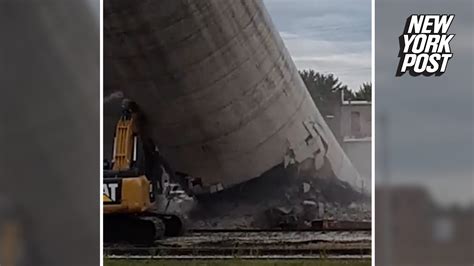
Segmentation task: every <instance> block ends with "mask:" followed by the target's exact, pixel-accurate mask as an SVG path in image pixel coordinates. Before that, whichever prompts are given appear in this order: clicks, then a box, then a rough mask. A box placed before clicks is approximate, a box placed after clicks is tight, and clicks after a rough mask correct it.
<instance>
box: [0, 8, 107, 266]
mask: <svg viewBox="0 0 474 266" xmlns="http://www.w3.org/2000/svg"><path fill="white" fill-rule="evenodd" d="M0 32H1V33H2V34H1V37H0V38H1V42H0V88H1V92H2V94H1V99H2V104H1V105H0V106H1V107H0V117H1V120H0V121H1V124H0V149H1V150H2V153H1V159H0V264H1V265H81V266H82V265H98V264H99V262H100V260H99V254H100V249H99V246H100V245H99V240H100V237H99V232H100V230H99V217H100V210H99V203H100V201H99V200H100V198H99V195H100V186H99V184H100V180H99V177H100V157H99V152H100V148H99V147H100V139H99V137H100V127H99V126H100V125H99V121H100V119H99V113H100V112H99V110H100V109H99V99H100V98H99V77H100V76H99V62H100V61H99V55H100V53H99V48H100V45H99V40H100V39H99V1H98V0H90V1H89V0H88V1H63V0H44V1H36V0H2V1H0Z"/></svg>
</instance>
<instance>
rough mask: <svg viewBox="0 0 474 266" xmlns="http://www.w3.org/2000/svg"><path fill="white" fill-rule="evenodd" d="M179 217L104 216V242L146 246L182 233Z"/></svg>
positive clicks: (151, 214) (142, 215) (148, 215)
mask: <svg viewBox="0 0 474 266" xmlns="http://www.w3.org/2000/svg"><path fill="white" fill-rule="evenodd" d="M184 229H185V227H184V223H183V220H182V219H181V217H179V216H178V215H173V214H162V213H143V214H139V215H122V214H117V215H105V216H104V242H106V243H130V244H143V245H147V244H150V243H153V242H154V241H155V240H158V239H162V238H164V237H172V236H179V235H181V234H183V233H184Z"/></svg>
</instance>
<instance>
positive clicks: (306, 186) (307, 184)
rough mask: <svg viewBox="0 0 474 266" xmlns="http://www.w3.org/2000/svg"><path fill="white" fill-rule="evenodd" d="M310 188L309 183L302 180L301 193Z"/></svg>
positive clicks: (306, 191)
mask: <svg viewBox="0 0 474 266" xmlns="http://www.w3.org/2000/svg"><path fill="white" fill-rule="evenodd" d="M310 189H311V185H310V184H309V183H306V182H303V193H308V191H309V190H310Z"/></svg>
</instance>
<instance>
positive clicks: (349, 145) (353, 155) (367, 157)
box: [325, 92, 372, 191]
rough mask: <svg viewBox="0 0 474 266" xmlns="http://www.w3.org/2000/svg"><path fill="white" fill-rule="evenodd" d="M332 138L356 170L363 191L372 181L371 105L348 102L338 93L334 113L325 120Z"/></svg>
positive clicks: (342, 94) (369, 188)
mask: <svg viewBox="0 0 474 266" xmlns="http://www.w3.org/2000/svg"><path fill="white" fill-rule="evenodd" d="M325 119H326V121H327V123H328V125H329V127H330V128H331V130H332V131H333V133H334V136H335V137H336V139H337V140H338V141H339V143H340V144H341V146H342V148H343V150H344V151H345V152H346V154H347V156H348V157H349V159H350V160H351V162H352V164H353V165H354V167H355V168H356V169H357V170H358V171H359V173H360V175H361V177H362V180H363V182H364V184H363V187H364V189H365V190H367V191H370V190H371V184H372V182H371V180H372V102H370V101H347V100H344V93H343V92H342V93H341V98H340V101H339V104H338V105H336V106H335V108H334V109H333V113H332V114H330V115H326V117H325Z"/></svg>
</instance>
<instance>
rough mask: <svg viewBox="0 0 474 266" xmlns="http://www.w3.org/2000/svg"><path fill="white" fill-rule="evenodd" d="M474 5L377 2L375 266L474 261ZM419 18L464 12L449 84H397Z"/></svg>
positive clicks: (455, 26)
mask: <svg viewBox="0 0 474 266" xmlns="http://www.w3.org/2000/svg"><path fill="white" fill-rule="evenodd" d="M473 5H474V2H473V1H472V0H454V1H447V0H443V1H442V0H438V1H431V0H420V1H408V0H401V1H388V0H376V2H375V25H376V29H375V89H376V93H375V95H376V100H375V130H376V131H375V132H376V134H375V135H376V137H375V143H376V145H375V147H376V158H375V182H376V193H375V204H376V210H375V222H376V235H375V243H376V249H375V250H376V265H384V266H389V265H452V266H454V265H473V263H474V252H473V251H474V232H473V230H474V169H473V161H474V155H473V153H474V138H473V136H474V126H473V125H474V109H473V107H474V89H473V88H474V80H473V73H474V71H473V62H474V50H473V49H474V43H473V40H474V35H473V31H472V25H473V24H474V19H473V18H474V6H473ZM411 14H455V15H456V16H455V18H454V21H453V23H452V25H451V28H450V30H449V33H450V34H456V36H455V37H454V39H453V40H452V41H451V49H452V51H453V53H454V56H453V58H452V59H451V60H450V61H449V64H448V68H447V71H446V73H445V74H444V75H442V76H440V77H424V76H418V77H412V76H409V75H408V74H405V75H404V76H402V77H395V72H396V67H397V64H398V60H399V58H398V57H397V55H398V50H399V45H398V37H399V36H400V35H402V33H403V29H404V26H405V21H406V18H407V17H408V16H410V15H411Z"/></svg>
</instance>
